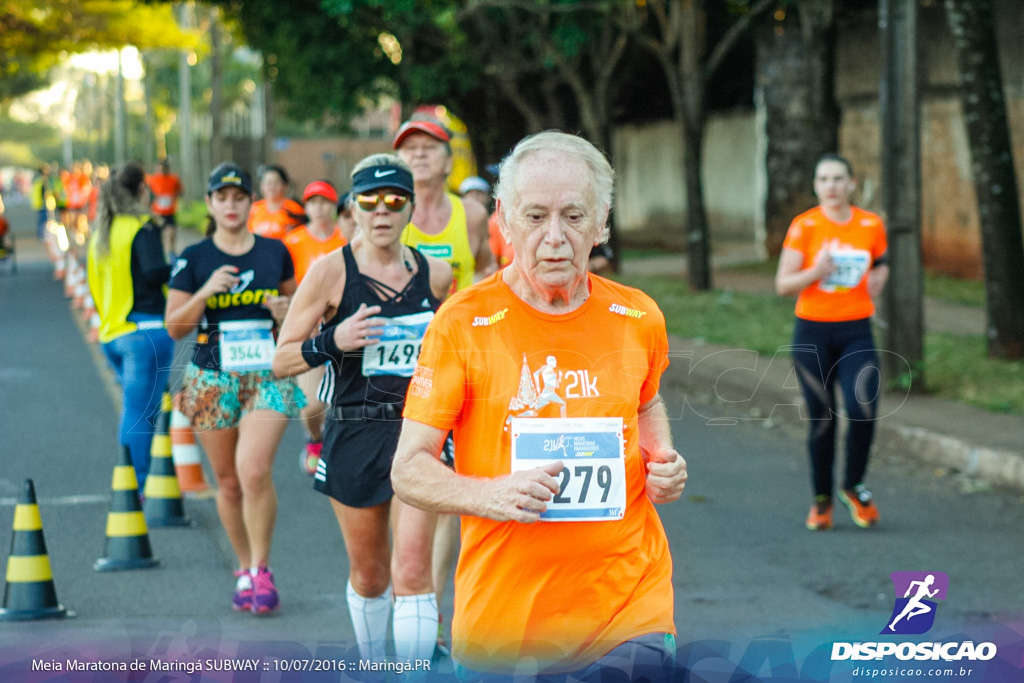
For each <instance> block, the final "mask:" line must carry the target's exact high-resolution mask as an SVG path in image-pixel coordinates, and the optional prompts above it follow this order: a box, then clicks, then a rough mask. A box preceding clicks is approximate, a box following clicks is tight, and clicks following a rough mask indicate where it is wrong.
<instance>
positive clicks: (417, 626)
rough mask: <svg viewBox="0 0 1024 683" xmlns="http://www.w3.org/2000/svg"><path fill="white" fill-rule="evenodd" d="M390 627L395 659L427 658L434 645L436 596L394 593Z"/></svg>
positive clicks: (435, 641)
mask: <svg viewBox="0 0 1024 683" xmlns="http://www.w3.org/2000/svg"><path fill="white" fill-rule="evenodd" d="M392 629H393V631H394V636H395V659H397V660H398V661H400V662H401V661H412V660H416V659H430V658H431V657H432V656H433V654H434V646H435V645H437V597H436V596H435V595H434V594H433V593H423V594H420V595H396V596H395V615H394V618H393V620H392Z"/></svg>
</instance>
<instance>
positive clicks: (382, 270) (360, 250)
mask: <svg viewBox="0 0 1024 683" xmlns="http://www.w3.org/2000/svg"><path fill="white" fill-rule="evenodd" d="M413 194H414V193H413V180H412V172H411V170H410V169H409V167H408V166H406V165H405V164H404V163H403V162H402V161H401V160H400V159H398V157H396V156H394V155H390V154H376V155H372V156H370V157H367V158H366V159H363V160H362V161H361V162H359V163H358V164H357V165H356V167H355V170H354V171H353V174H352V195H353V197H354V201H355V204H356V207H355V210H354V217H355V220H356V225H357V230H356V233H355V235H354V236H353V239H352V242H351V244H350V245H348V246H346V247H343V248H342V249H339V250H336V251H333V252H331V253H330V254H328V255H327V256H325V257H324V258H322V259H320V260H319V261H317V262H316V263H315V264H314V265H313V267H312V268H311V269H310V270H309V272H308V274H307V275H306V277H305V279H303V281H302V284H301V286H300V287H299V290H298V291H297V292H296V294H295V299H294V300H293V302H292V305H291V307H290V309H289V311H288V316H287V317H286V318H285V321H284V324H283V325H282V327H281V333H280V336H279V338H278V347H277V353H276V355H275V357H274V372H275V373H277V375H278V376H279V377H288V376H292V375H296V374H299V373H302V372H305V371H307V370H308V369H310V368H312V367H315V366H318V365H322V364H324V363H326V364H327V375H326V378H325V387H324V389H327V390H329V392H330V408H329V413H328V416H327V422H326V425H325V430H324V446H323V451H322V455H321V458H320V461H319V463H317V470H316V474H315V475H314V483H313V486H314V488H315V489H317V490H318V491H320V492H322V493H324V494H326V495H327V496H329V497H330V500H331V505H332V507H333V509H334V513H335V516H336V517H337V519H338V524H339V526H340V527H341V533H342V537H343V538H344V541H345V549H346V551H347V552H348V556H349V560H350V566H351V570H350V575H349V582H348V586H347V597H348V605H349V613H350V615H351V616H352V623H353V626H354V628H355V632H356V640H357V641H358V644H359V651H360V656H361V657H363V658H365V659H372V660H376V661H381V660H383V658H384V640H385V637H386V635H387V629H388V623H389V621H390V611H391V602H392V586H391V583H392V582H393V583H394V595H395V600H394V637H395V651H396V655H397V656H398V658H399V659H408V660H412V659H429V658H430V657H431V655H432V654H433V650H434V645H435V641H436V635H437V618H438V616H437V615H438V611H437V602H436V599H435V598H434V589H433V585H432V581H431V571H430V570H431V548H432V543H431V539H432V537H433V531H434V525H435V524H436V520H435V516H434V515H431V514H427V513H424V512H422V511H420V510H418V509H416V508H412V507H410V506H408V505H405V504H404V503H402V502H401V501H399V500H397V499H393V495H394V494H393V492H392V490H391V480H390V474H391V460H392V458H393V456H394V452H395V447H396V446H397V444H398V436H399V433H400V431H401V425H402V420H401V417H402V408H403V405H404V402H405V392H406V389H407V388H408V386H409V380H410V378H411V377H412V374H413V370H414V369H415V367H416V358H417V356H418V355H419V346H420V344H421V343H422V340H423V334H424V332H425V331H426V327H427V324H428V323H429V322H430V319H431V318H432V317H433V313H434V311H435V310H437V307H438V306H439V305H440V302H441V299H443V298H444V296H445V295H446V293H447V292H448V289H449V287H450V285H451V281H452V271H451V267H450V266H449V265H448V264H447V263H445V262H444V261H441V260H439V259H435V258H432V257H429V256H424V255H423V254H421V253H420V252H418V251H417V250H415V249H413V248H411V247H407V246H404V245H403V244H402V243H401V235H402V230H403V229H404V228H405V226H406V225H407V224H408V223H409V221H410V219H411V217H412V204H413V200H414V196H413ZM322 394H323V391H322ZM392 506H395V507H396V520H395V523H394V530H393V531H394V553H393V555H392V552H391V550H390V549H389V547H388V537H389V521H390V518H391V517H390V511H391V507H392ZM398 508H401V510H400V511H399V509H398Z"/></svg>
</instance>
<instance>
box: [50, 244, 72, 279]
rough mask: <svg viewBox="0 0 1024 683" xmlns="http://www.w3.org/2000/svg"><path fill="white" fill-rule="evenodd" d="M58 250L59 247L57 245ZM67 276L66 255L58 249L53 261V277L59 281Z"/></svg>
mask: <svg viewBox="0 0 1024 683" xmlns="http://www.w3.org/2000/svg"><path fill="white" fill-rule="evenodd" d="M58 250H59V247H58ZM67 276H68V255H67V254H66V253H64V252H63V251H60V252H59V254H58V256H57V260H56V261H54V262H53V279H54V280H56V281H58V282H61V281H63V280H64V279H65V278H66V277H67Z"/></svg>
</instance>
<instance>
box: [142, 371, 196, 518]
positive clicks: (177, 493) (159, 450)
mask: <svg viewBox="0 0 1024 683" xmlns="http://www.w3.org/2000/svg"><path fill="white" fill-rule="evenodd" d="M173 408H174V406H173V405H172V404H171V395H170V394H169V393H167V392H166V391H165V392H164V395H163V399H162V402H161V407H160V415H159V416H158V417H157V419H156V430H155V431H154V432H153V445H152V446H151V447H150V449H149V453H150V456H151V460H150V465H149V475H148V476H147V477H146V488H145V490H144V491H143V498H145V502H143V504H142V511H143V512H144V513H145V515H146V522H148V523H149V525H150V526H191V525H192V520H190V519H188V518H187V517H185V507H184V505H183V504H182V501H181V488H180V487H179V486H178V477H177V475H176V474H175V473H174V461H173V460H172V458H171V437H170V433H169V431H170V423H171V410H172V409H173Z"/></svg>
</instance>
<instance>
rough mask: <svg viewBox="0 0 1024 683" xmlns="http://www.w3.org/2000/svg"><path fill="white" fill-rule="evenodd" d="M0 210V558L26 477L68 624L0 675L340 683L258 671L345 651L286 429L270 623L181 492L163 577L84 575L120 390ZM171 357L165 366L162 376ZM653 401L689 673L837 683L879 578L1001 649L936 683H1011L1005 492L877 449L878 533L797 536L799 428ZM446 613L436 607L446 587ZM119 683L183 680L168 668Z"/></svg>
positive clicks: (802, 486) (0, 626)
mask: <svg viewBox="0 0 1024 683" xmlns="http://www.w3.org/2000/svg"><path fill="white" fill-rule="evenodd" d="M8 212H9V214H10V215H11V217H12V220H13V222H14V223H15V227H16V229H17V230H18V231H19V240H20V242H19V268H18V272H17V273H16V274H12V273H10V272H7V270H6V269H4V268H3V267H2V266H0V340H2V343H0V547H5V548H6V547H8V545H7V544H5V543H4V541H6V540H8V538H9V537H10V536H13V533H12V532H11V529H12V518H13V510H14V503H15V501H16V499H17V497H18V496H19V494H20V492H21V490H22V486H23V481H24V480H25V479H26V478H31V479H32V480H33V481H34V483H35V487H36V492H37V494H38V497H39V510H40V513H41V516H42V521H43V526H44V533H45V537H46V542H47V547H48V554H49V559H50V562H51V565H52V567H53V575H54V583H55V586H56V589H57V594H58V597H59V598H60V601H61V602H62V603H63V604H64V605H65V606H66V607H67V608H68V609H70V610H73V611H74V612H75V613H76V615H77V616H76V617H74V618H72V619H66V620H54V621H37V622H21V623H3V622H0V681H6V680H30V679H31V680H122V678H123V677H125V676H127V674H123V673H116V672H115V673H111V674H106V675H103V674H100V675H99V677H96V678H83V679H79V678H75V677H62V675H61V674H52V677H51V674H47V673H45V672H39V671H37V672H31V667H32V662H33V661H36V662H37V664H36V666H37V667H38V666H39V664H38V662H44V661H57V662H60V663H62V664H63V663H65V662H66V661H67V660H69V659H75V660H76V661H77V660H87V661H93V662H95V661H102V662H109V661H126V662H132V661H134V660H136V659H139V660H142V661H144V663H145V664H146V666H148V664H149V661H150V660H151V659H154V658H156V659H161V660H165V661H172V660H173V661H182V662H186V661H192V662H202V663H208V664H209V666H208V668H207V669H205V670H204V671H203V672H202V679H201V680H247V681H255V680H266V681H276V680H298V679H301V680H307V679H308V680H339V679H342V678H343V676H345V675H347V674H344V675H343V674H341V673H339V672H330V673H322V674H318V675H316V676H313V675H312V674H304V675H302V676H298V675H296V674H295V673H294V672H284V671H281V670H280V666H282V665H279V664H276V663H275V662H277V661H278V660H283V661H285V662H288V661H292V660H295V661H298V662H302V664H301V666H311V664H310V662H315V661H317V660H320V659H331V660H333V661H339V660H342V659H344V658H345V657H347V656H350V651H351V649H352V648H353V646H354V640H353V634H352V628H351V624H350V623H349V618H348V612H347V608H346V604H345V599H344V590H345V580H346V577H347V572H348V563H347V559H346V555H345V551H344V548H343V545H342V541H341V536H340V533H339V531H338V529H337V525H336V523H335V521H334V517H333V515H332V514H331V511H330V507H329V505H328V504H327V501H326V500H325V499H324V498H323V497H322V496H321V495H320V494H318V493H316V492H314V491H313V490H312V487H311V479H310V478H309V477H308V476H307V475H305V474H304V473H302V472H300V471H299V468H298V455H297V454H298V451H299V449H300V447H301V444H302V433H301V429H300V426H299V425H298V423H295V424H293V425H292V426H291V427H290V428H289V430H288V432H287V433H286V436H285V438H284V441H283V443H282V445H281V448H280V450H279V455H278V459H277V463H276V465H275V481H276V484H277V487H278V496H279V516H278V522H277V530H276V536H275V541H274V549H273V554H272V562H271V565H272V567H273V569H274V572H275V576H276V578H277V583H278V587H279V590H280V593H281V600H282V607H281V609H280V610H279V611H278V612H276V613H274V614H272V615H270V616H267V617H254V616H252V615H249V614H238V613H234V612H232V611H231V609H230V599H231V592H232V585H233V582H232V578H231V569H232V564H233V559H232V553H231V551H230V548H229V547H228V545H227V541H226V538H225V536H224V534H223V532H222V531H221V529H220V525H219V523H218V520H217V516H216V510H215V508H214V504H213V501H212V500H209V499H205V500H203V499H193V498H187V499H186V501H185V506H186V514H187V515H188V516H189V517H191V518H192V519H193V520H194V522H195V523H194V525H193V526H192V527H190V528H170V529H164V528H151V529H150V530H149V536H150V540H151V543H152V546H153V549H154V554H155V555H156V556H157V557H158V558H159V559H160V560H161V566H160V567H159V568H156V569H148V570H135V571H127V572H113V573H98V572H96V571H94V570H93V561H94V560H95V559H97V558H98V557H100V556H102V555H103V552H104V545H105V532H104V529H105V522H106V515H107V513H108V511H109V509H110V483H111V472H112V468H113V466H114V464H115V463H116V460H117V455H118V445H117V417H118V413H117V406H118V403H117V401H116V393H117V391H116V387H113V386H112V385H111V379H110V374H109V372H108V371H107V370H106V368H105V367H104V362H103V359H102V356H101V354H99V352H98V349H97V347H96V346H94V345H89V344H87V343H86V342H85V341H84V339H83V335H82V329H81V327H80V326H79V324H78V323H77V322H76V316H77V314H75V313H73V312H72V311H70V310H69V306H68V303H67V300H66V299H65V298H64V296H63V291H62V287H61V286H60V284H59V283H56V282H54V281H53V280H52V276H51V273H52V267H51V266H50V264H49V262H47V261H45V260H42V259H41V258H40V257H41V256H42V252H41V250H40V249H39V248H38V247H37V246H36V245H35V244H34V243H33V242H34V237H32V235H31V225H30V224H26V223H25V221H27V220H29V219H28V218H26V217H25V215H24V214H19V213H18V207H13V208H11V207H9V211H8ZM186 362H187V358H184V357H179V358H178V360H177V361H176V365H177V367H178V368H179V369H180V367H181V366H182V365H183V364H184V363H186ZM663 394H664V397H665V399H666V401H667V404H668V406H669V408H670V414H671V415H672V416H673V418H674V420H673V434H674V436H675V440H676V445H677V448H678V449H679V451H680V452H682V453H683V454H684V455H685V457H686V458H687V461H688V463H689V473H690V481H689V484H688V485H687V488H686V491H685V493H684V499H683V500H682V501H680V502H678V503H675V504H672V505H667V506H663V507H661V509H660V510H661V513H662V518H663V522H664V525H665V528H666V530H667V532H668V535H669V539H670V543H671V547H672V551H673V558H674V563H675V569H674V575H675V595H674V600H675V608H676V621H677V625H678V629H679V635H678V643H679V644H680V646H681V649H680V658H681V660H682V661H683V662H684V663H687V664H688V665H689V666H690V669H691V672H692V677H691V678H690V680H694V681H697V680H706V681H718V680H721V681H729V680H731V679H732V677H733V674H734V673H736V672H737V670H738V668H740V669H742V670H743V671H745V672H747V673H749V674H753V675H757V676H759V677H760V678H761V679H762V680H796V679H799V678H800V677H803V679H805V680H830V679H831V680H850V679H851V674H850V669H851V667H852V666H854V665H855V664H856V663H851V662H842V663H838V662H837V663H833V662H829V661H828V650H829V649H830V648H831V646H832V643H833V642H836V641H864V640H881V639H883V638H881V637H880V636H879V635H878V634H879V632H880V631H881V629H882V628H883V627H884V626H885V625H886V623H887V620H888V619H889V617H890V612H891V611H892V609H893V604H894V597H897V596H894V589H893V584H892V582H891V580H890V574H891V573H892V572H896V571H921V572H944V573H945V574H947V575H948V577H949V589H948V594H947V595H946V597H945V599H944V600H942V601H941V602H939V605H938V609H937V615H936V621H935V625H934V626H933V628H932V630H931V631H930V632H929V633H928V635H927V639H930V640H944V639H959V640H967V639H973V640H974V641H976V642H980V641H992V642H995V643H996V644H997V645H998V646H999V648H1000V649H999V655H998V656H997V657H996V658H995V659H994V660H992V661H990V662H984V663H980V664H979V666H980V667H981V669H982V674H983V676H982V677H977V676H975V677H973V678H971V677H968V678H967V679H964V678H963V677H956V676H954V677H952V678H949V679H948V680H971V681H980V680H985V681H989V680H992V681H1002V680H1004V675H1005V676H1017V675H1020V678H1017V679H1016V680H1024V654H1022V653H1024V571H1021V564H1022V560H1024V532H1022V529H1024V500H1022V498H1021V496H1020V494H1019V493H1018V494H1014V493H1009V492H1002V491H998V490H991V489H989V488H986V487H984V486H979V485H977V483H976V482H971V481H969V480H964V479H961V478H957V477H955V476H949V475H948V474H947V473H945V472H941V471H934V470H931V469H928V468H925V467H924V466H922V465H921V464H919V463H917V462H916V461H914V460H911V459H905V458H902V457H900V454H899V453H879V454H878V455H877V456H876V457H875V459H874V460H873V462H872V467H871V471H870V473H869V485H870V487H871V488H872V490H873V491H874V493H875V495H876V499H877V500H878V503H879V506H880V509H881V512H882V524H881V526H880V527H879V528H876V529H872V530H869V531H865V530H861V529H858V528H856V527H854V526H853V524H852V522H850V520H849V518H848V516H846V515H845V514H842V513H843V511H842V510H841V509H840V510H837V513H838V514H837V525H836V529H835V530H833V531H831V532H824V533H811V532H808V531H806V530H805V529H804V528H803V519H804V516H805V514H806V512H807V507H808V505H809V502H810V500H809V499H810V495H809V483H808V474H807V467H806V463H805V461H804V459H805V456H804V454H803V453H804V447H803V435H804V426H803V425H802V424H799V423H785V422H783V423H770V424H772V426H771V427H770V428H766V427H765V426H764V425H765V423H764V422H754V423H753V424H751V421H742V420H740V421H735V420H732V419H730V418H731V417H733V416H730V415H729V414H728V413H727V412H725V411H724V410H723V409H722V408H721V407H718V406H711V405H700V404H696V405H695V404H694V398H693V397H688V398H687V400H684V396H683V394H682V393H681V392H680V390H679V385H678V384H677V383H675V382H674V381H673V376H672V370H670V371H669V373H667V375H666V377H665V380H664V385H663ZM684 406H685V407H684ZM442 610H443V611H444V612H445V614H446V616H447V615H450V613H451V591H449V592H448V598H447V600H446V604H445V605H443V606H442ZM495 618H496V619H500V618H501V615H495ZM924 637H925V636H918V637H916V639H917V640H920V639H922V638H924ZM247 658H253V659H256V660H258V661H259V668H258V669H257V671H255V672H234V671H229V672H218V671H210V668H212V666H213V664H215V663H216V662H217V661H221V660H228V662H229V664H228V665H227V666H228V668H231V667H235V668H237V667H239V666H241V664H242V662H241V661H240V660H244V659H247ZM285 666H287V665H285ZM986 666H987V669H986V668H985V667H986ZM449 672H450V662H446V661H442V662H441V663H439V664H436V665H435V668H434V674H435V676H437V677H441V678H444V677H447V675H448V673H449ZM986 672H987V673H986ZM1007 672H1010V673H1007ZM741 673H742V672H741ZM89 675H90V676H91V675H92V674H89ZM63 676H68V675H67V674H63ZM132 676H133V678H132V679H133V680H152V681H158V680H189V679H190V677H189V675H187V673H182V672H180V671H179V672H178V673H170V674H168V673H159V672H154V671H152V670H148V671H140V672H137V673H136V674H133V675H132ZM741 678H742V676H741ZM191 679H192V680H200V679H199V678H198V677H196V676H193V677H192V678H191ZM356 679H357V680H358V679H360V677H359V676H358V675H357V676H356ZM883 680H889V679H886V678H884V677H883ZM891 680H916V679H914V678H913V677H910V678H893V679H891ZM930 680H936V679H935V678H931V679H930ZM940 680H941V679H940ZM1005 680H1013V679H1012V678H1006V679H1005Z"/></svg>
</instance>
